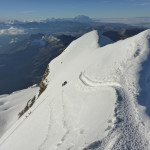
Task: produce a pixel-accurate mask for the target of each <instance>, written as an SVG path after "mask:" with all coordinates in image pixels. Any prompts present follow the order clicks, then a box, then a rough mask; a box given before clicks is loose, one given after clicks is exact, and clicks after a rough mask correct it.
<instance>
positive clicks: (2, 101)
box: [0, 86, 39, 137]
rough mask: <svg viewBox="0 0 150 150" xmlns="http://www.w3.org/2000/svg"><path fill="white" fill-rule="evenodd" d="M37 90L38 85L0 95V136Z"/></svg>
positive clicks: (16, 118) (14, 120) (13, 121)
mask: <svg viewBox="0 0 150 150" xmlns="http://www.w3.org/2000/svg"><path fill="white" fill-rule="evenodd" d="M38 91H39V87H37V86H33V87H30V88H28V89H24V90H21V91H16V92H13V93H12V94H10V95H1V96H0V137H1V136H2V135H3V134H4V133H5V132H6V131H7V130H8V129H9V128H10V127H11V126H12V125H13V124H14V123H15V122H16V121H17V120H18V113H19V112H20V111H21V110H22V109H23V108H24V107H25V106H26V104H27V102H28V101H29V100H30V99H32V98H33V97H34V96H35V95H36V94H38Z"/></svg>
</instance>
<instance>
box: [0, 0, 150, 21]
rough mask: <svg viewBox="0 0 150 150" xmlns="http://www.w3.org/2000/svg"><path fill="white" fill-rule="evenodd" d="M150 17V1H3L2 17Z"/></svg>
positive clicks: (1, 4) (36, 18) (0, 4)
mask: <svg viewBox="0 0 150 150" xmlns="http://www.w3.org/2000/svg"><path fill="white" fill-rule="evenodd" d="M77 15H87V16H89V17H92V18H111V17H113V18H124V17H150V0H1V1H0V19H18V20H32V19H34V20H41V19H46V18H51V17H55V18H71V17H75V16H77Z"/></svg>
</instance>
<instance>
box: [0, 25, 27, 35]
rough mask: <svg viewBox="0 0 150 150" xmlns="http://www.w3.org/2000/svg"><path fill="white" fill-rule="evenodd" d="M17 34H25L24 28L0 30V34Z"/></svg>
mask: <svg viewBox="0 0 150 150" xmlns="http://www.w3.org/2000/svg"><path fill="white" fill-rule="evenodd" d="M17 34H26V32H25V30H24V29H19V28H14V27H10V28H9V29H1V30H0V35H17Z"/></svg>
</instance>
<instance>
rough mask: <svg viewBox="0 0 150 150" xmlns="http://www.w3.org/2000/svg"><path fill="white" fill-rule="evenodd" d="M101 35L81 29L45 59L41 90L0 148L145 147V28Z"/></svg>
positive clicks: (148, 124) (149, 74) (149, 48)
mask: <svg viewBox="0 0 150 150" xmlns="http://www.w3.org/2000/svg"><path fill="white" fill-rule="evenodd" d="M102 40H104V41H105V42H108V40H106V38H105V39H104V37H102V38H101V37H99V34H98V32H97V31H92V32H90V33H87V34H85V35H83V36H82V37H81V38H79V39H77V40H75V41H74V42H72V43H71V44H70V45H69V46H68V47H67V48H66V50H65V51H64V52H63V53H62V54H61V55H60V56H58V57H57V58H56V59H54V60H53V61H52V62H51V63H50V64H49V74H48V76H47V77H46V79H45V83H46V84H47V88H46V90H45V91H44V92H43V93H42V94H41V95H40V97H39V98H38V99H37V100H36V102H35V104H34V105H33V107H32V108H31V109H30V110H29V111H31V112H32V113H31V115H30V116H29V117H28V118H25V115H26V114H25V115H24V116H23V117H21V118H20V119H19V120H18V122H17V123H16V124H15V125H14V126H13V127H12V128H11V129H10V130H9V131H8V132H7V133H6V134H5V135H4V136H3V137H2V138H1V139H0V149H1V150H8V149H9V148H10V147H11V149H12V150H20V149H22V150H26V149H28V150H37V149H38V150H42V149H43V150H66V149H68V150H69V149H70V150H82V149H84V148H87V149H101V150H116V149H133V150H137V149H138V150H143V149H144V150H148V149H150V143H149V137H150V132H149V131H150V118H149V115H148V113H145V112H148V108H149V106H150V105H149V102H148V99H149V98H150V95H149V94H148V92H149V90H148V89H150V84H149V83H150V82H149V79H150V71H149V70H150V69H149V66H150V65H149V64H150V59H149V52H150V30H147V31H144V32H142V33H140V34H138V35H136V36H134V37H131V38H129V39H126V40H122V41H118V42H116V43H114V44H108V45H105V44H104V45H105V46H104V45H103V42H99V41H102ZM99 43H101V44H102V45H101V44H99ZM108 43H111V42H108ZM101 46H102V47H101ZM141 79H143V80H142V81H141ZM64 83H65V84H64ZM143 87H145V88H143ZM142 91H144V94H145V95H146V96H145V97H144V99H143V97H140V96H139V95H141V92H142ZM145 98H146V99H145ZM143 100H146V101H145V103H142V104H143V105H141V103H140V102H142V101H143ZM28 113H29V112H27V114H28ZM16 141H17V142H16ZM31 141H32V142H31ZM29 143H30V144H29Z"/></svg>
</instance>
